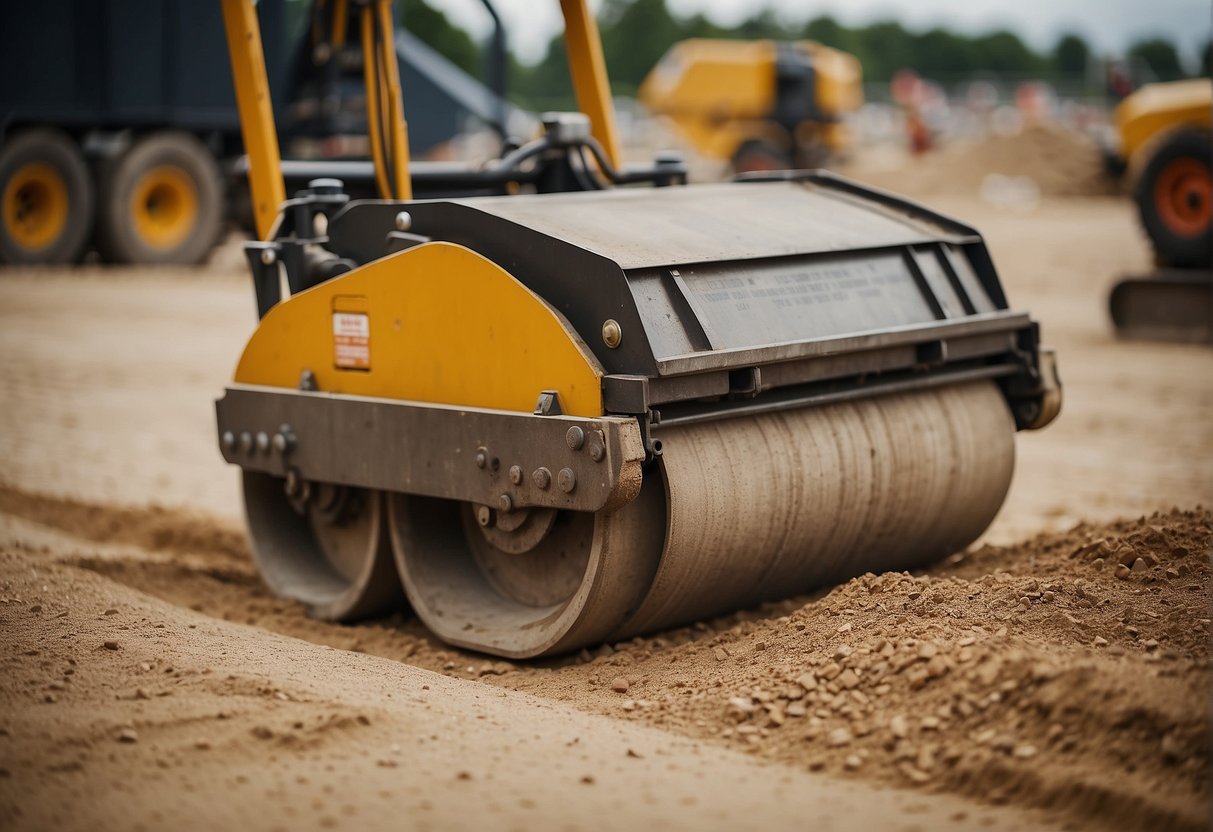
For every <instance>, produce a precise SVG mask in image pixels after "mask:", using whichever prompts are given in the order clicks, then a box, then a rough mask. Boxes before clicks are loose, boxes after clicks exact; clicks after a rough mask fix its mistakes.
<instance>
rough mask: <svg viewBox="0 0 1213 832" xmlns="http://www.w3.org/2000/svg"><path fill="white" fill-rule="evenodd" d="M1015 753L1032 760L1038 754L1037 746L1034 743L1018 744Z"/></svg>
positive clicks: (1022, 758)
mask: <svg viewBox="0 0 1213 832" xmlns="http://www.w3.org/2000/svg"><path fill="white" fill-rule="evenodd" d="M1013 754H1014V755H1015V756H1016V757H1018V758H1019V759H1020V760H1030V759H1032V758H1033V757H1035V756H1036V746H1034V745H1028V744H1026V743H1025V744H1023V745H1017V746H1015V751H1014V752H1013Z"/></svg>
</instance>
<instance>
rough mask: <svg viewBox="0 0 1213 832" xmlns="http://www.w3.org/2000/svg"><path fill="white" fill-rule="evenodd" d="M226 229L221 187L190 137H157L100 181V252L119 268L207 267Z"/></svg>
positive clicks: (214, 168) (210, 160)
mask: <svg viewBox="0 0 1213 832" xmlns="http://www.w3.org/2000/svg"><path fill="white" fill-rule="evenodd" d="M222 224H223V180H222V179H221V176H220V173H219V166H218V165H217V164H216V163H215V159H214V157H212V156H211V154H210V152H209V151H208V150H207V149H206V146H205V145H203V144H202V142H200V141H199V140H198V139H197V138H195V137H194V136H192V135H190V134H189V133H178V132H164V133H153V134H151V135H150V136H146V137H144V138H142V139H140V140H139V141H137V142H135V143H134V144H132V145H131V146H130V147H129V148H127V149H126V151H125V152H123V154H122V155H121V156H119V157H118V158H117V159H116V160H115V161H114V162H113V163H112V164H110V165H108V166H107V168H106V169H105V170H104V172H103V174H102V177H101V211H100V216H99V217H98V222H97V226H98V229H97V231H98V233H97V247H98V248H99V249H101V253H102V254H103V255H105V257H106V259H107V260H110V261H113V262H119V263H177V264H192V263H201V262H202V261H203V260H205V259H206V258H207V255H209V254H210V252H211V249H212V248H213V247H214V246H215V243H216V241H217V240H218V238H219V232H220V230H221V227H222Z"/></svg>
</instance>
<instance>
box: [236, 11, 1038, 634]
mask: <svg viewBox="0 0 1213 832" xmlns="http://www.w3.org/2000/svg"><path fill="white" fill-rule="evenodd" d="M222 3H223V7H224V15H225V22H226V25H227V31H228V37H229V47H230V49H231V51H232V65H233V75H234V76H235V78H236V89H237V100H238V104H239V106H240V111H241V122H242V128H243V130H244V132H245V145H246V147H249V148H250V160H249V163H250V168H249V173H250V185H251V188H252V192H253V196H254V207H255V209H256V216H257V223H258V230H259V234H260V236H261V238H262V239H261V240H260V241H258V242H254V243H250V244H249V245H248V246H247V247H246V251H247V254H248V260H249V265H250V267H251V271H252V276H253V284H254V289H255V292H256V297H257V308H258V312H259V314H260V315H261V323H260V325H259V326H258V328H257V330H256V331H255V332H254V333H253V335H252V337H251V338H250V340H249V342H248V345H247V346H246V348H245V351H244V354H243V356H242V357H241V360H240V363H239V365H238V367H237V369H236V373H235V379H234V382H233V384H232V385H231V386H230V387H229V388H228V389H227V391H226V393H225V395H224V396H223V398H222V399H220V400H219V401H218V402H217V404H216V412H217V429H218V438H219V443H220V447H221V450H222V453H223V455H224V458H225V459H227V460H228V461H229V462H231V463H234V464H236V465H238V466H239V467H240V468H242V469H243V478H244V498H245V506H246V511H247V515H248V526H249V531H250V534H251V537H252V544H253V552H254V556H255V558H256V560H257V563H258V565H259V567H260V569H261V572H262V574H263V576H264V577H265V579H266V582H267V583H268V584H269V586H270V587H271V589H273V590H274V591H275V592H276V593H277V594H280V595H283V596H286V597H291V598H295V599H298V600H300V601H302V602H303V603H304V604H306V605H307V607H308V609H309V610H310V611H311V613H312V614H314V615H317V616H320V617H324V618H328V619H334V620H352V619H357V618H361V617H365V616H372V615H376V614H380V613H384V612H388V611H391V610H393V609H398V608H400V607H402V606H404V604H405V602H406V598H407V601H408V603H410V604H411V606H412V608H413V609H414V610H415V611H416V612H417V614H418V616H419V617H420V618H421V619H422V620H423V621H424V622H425V623H426V625H427V626H429V627H430V628H431V629H432V630H433V631H434V632H435V633H436V634H437V635H438V636H439V637H440V638H442V639H444V640H446V641H448V642H451V643H453V644H458V645H462V646H466V647H471V648H474V649H478V650H483V651H486V652H490V653H496V654H499V655H504V656H512V657H531V656H539V655H546V654H551V653H557V652H561V651H566V650H571V649H574V648H576V647H579V646H581V645H586V644H592V643H595V642H599V641H602V640H610V639H618V638H622V637H626V636H629V635H632V634H636V633H642V632H649V631H653V630H657V629H660V628H663V627H669V626H673V625H676V624H680V623H684V622H687V621H691V620H693V619H695V618H698V617H701V616H706V615H711V614H715V613H719V612H724V611H727V610H730V609H735V608H737V607H742V606H747V605H751V604H754V603H757V602H760V601H762V600H765V599H773V598H779V597H787V596H789V595H793V594H796V593H799V592H803V591H806V590H809V589H811V588H813V587H817V586H822V585H826V584H829V583H831V582H835V581H839V580H843V579H845V578H847V577H849V576H852V575H855V574H859V573H862V572H865V571H869V570H887V569H906V568H910V567H914V566H918V565H921V564H924V563H927V562H929V561H931V560H933V559H935V558H938V557H940V556H943V555H945V554H947V553H949V552H952V551H956V550H957V549H960V548H962V547H964V546H966V545H967V544H969V543H970V542H971V541H973V540H974V539H975V538H976V537H977V536H978V535H980V534H981V533H982V531H983V530H984V529H985V528H986V527H987V525H988V524H989V523H990V521H991V520H992V519H993V517H994V515H995V513H996V512H997V511H998V508H999V506H1000V505H1001V503H1002V501H1003V498H1004V496H1005V494H1006V490H1007V487H1008V485H1009V483H1010V478H1011V472H1012V468H1013V456H1014V443H1013V433H1014V431H1015V430H1016V429H1017V428H1038V427H1042V426H1043V425H1045V424H1047V423H1048V422H1049V421H1051V420H1052V419H1053V418H1054V417H1055V416H1056V415H1057V412H1058V410H1059V408H1060V403H1061V392H1060V384H1059V382H1058V379H1057V374H1056V367H1055V365H1054V360H1053V354H1052V352H1051V351H1048V350H1045V349H1042V348H1041V347H1040V345H1039V337H1038V330H1037V327H1036V324H1035V323H1034V322H1033V321H1032V320H1031V318H1029V317H1028V315H1027V314H1026V313H1023V312H1018V311H1014V310H1012V309H1011V308H1010V307H1009V305H1008V303H1007V300H1006V297H1005V296H1004V294H1003V291H1002V288H1001V285H1000V284H999V281H998V277H997V274H996V273H995V270H994V267H993V264H992V263H991V261H990V257H989V254H988V252H987V250H986V247H985V245H984V243H983V242H982V240H981V237H980V236H979V235H978V234H977V232H976V231H974V230H973V229H971V228H969V227H967V226H965V225H962V224H960V223H957V222H955V221H953V220H950V219H947V218H945V217H942V216H939V215H937V214H934V213H931V212H929V211H927V210H925V209H923V208H921V207H919V206H917V205H914V204H912V203H909V202H906V201H903V200H900V199H898V198H896V197H892V196H890V195H887V194H882V193H879V192H876V191H872V190H869V189H866V188H863V187H861V186H859V185H857V184H855V183H852V182H848V181H846V180H843V179H840V178H837V177H833V176H830V175H827V174H824V173H806V174H799V175H783V174H781V175H772V176H766V177H757V178H754V177H751V178H749V179H747V180H745V181H739V182H734V183H729V184H722V185H709V186H698V187H671V186H675V185H679V184H685V167H684V166H682V165H681V164H680V163H678V162H676V161H673V160H671V159H669V158H659V159H658V160H656V162H655V163H654V165H653V166H652V167H650V168H637V167H635V166H632V167H628V168H624V167H622V166H620V165H619V163H618V159H619V152H618V145H617V141H616V138H615V133H614V125H613V121H612V111H611V107H610V92H609V86H608V85H607V81H606V75H605V64H604V61H603V58H602V53H601V48H600V43H599V40H598V33H597V30H596V28H595V25H594V21H593V16H592V15H591V14H590V13H589V9H588V7H587V4H586V2H585V0H561V9H562V11H563V13H564V17H565V25H566V44H567V45H568V47H569V58H570V69H571V74H572V77H573V82H574V88H575V91H576V93H577V97H578V103H579V106H580V108H581V110H582V111H583V113H585V114H586V115H584V116H581V115H552V116H551V117H546V118H545V134H544V135H543V136H542V137H540V138H538V139H536V140H534V141H532V142H530V143H528V144H526V145H524V146H522V147H520V148H518V149H517V150H515V151H512V152H511V153H510V154H508V155H507V156H506V157H504V158H503V159H501V160H499V161H497V162H495V163H491V164H490V165H488V166H486V167H484V168H481V169H479V170H476V171H469V172H468V174H467V176H468V177H469V181H470V180H475V181H477V182H490V181H491V182H493V183H495V185H496V186H502V187H505V186H506V185H509V186H510V187H512V188H515V189H518V188H524V187H525V188H532V189H534V190H537V191H539V193H535V194H532V195H525V196H511V197H486V198H467V199H451V200H444V201H415V200H410V199H409V198H408V191H409V181H410V180H409V175H408V156H407V145H406V144H405V143H404V142H403V141H402V140H401V137H402V136H403V134H404V133H403V131H404V125H403V120H402V118H401V108H400V106H399V85H398V83H397V82H396V80H395V79H394V78H393V77H392V76H391V72H390V71H389V72H388V73H387V75H386V76H385V77H379V76H378V75H377V70H373V69H371V68H368V72H367V79H366V83H367V95H368V101H377V102H379V104H381V105H382V110H381V112H380V115H381V116H382V117H381V118H379V119H371V132H372V134H373V135H372V136H371V137H370V139H371V143H372V147H373V148H375V149H376V153H375V154H373V155H374V166H375V179H376V182H377V183H378V186H379V188H380V191H381V193H382V195H383V197H384V198H383V200H382V201H370V202H351V201H350V200H349V198H348V196H346V195H345V194H344V193H343V192H342V188H341V184H340V183H338V182H335V181H317V182H315V183H313V184H312V186H310V187H309V188H308V189H306V190H304V191H302V192H300V193H298V194H297V195H296V196H295V197H294V198H292V199H290V200H284V198H283V184H282V177H281V173H280V167H279V163H278V158H277V152H276V151H277V146H276V143H275V141H274V130H273V121H272V113H270V112H269V111H268V107H267V106H266V102H267V101H268V88H267V86H266V81H265V73H264V66H263V61H262V60H261V58H260V55H259V40H258V37H257V32H256V16H255V14H253V12H252V5H251V3H250V2H249V0H222ZM361 20H362V26H363V32H362V34H363V37H364V39H365V40H366V41H367V44H368V46H367V49H368V51H369V50H370V49H371V48H372V47H373V46H374V44H375V43H376V42H378V43H380V44H387V43H390V42H391V40H390V28H391V25H390V24H391V18H390V13H389V0H367V2H366V4H365V5H364V7H363V10H362V13H361ZM389 70H390V67H389ZM639 182H647V183H650V184H653V185H657V186H661V187H656V188H649V189H634V188H613V187H611V186H612V185H622V184H635V183H639ZM569 190H581V191H583V192H576V193H561V191H569ZM550 192H555V193H550ZM276 205H277V206H280V207H279V208H278V209H277V210H275V209H274V207H273V206H276ZM321 218H323V222H321V221H320V220H321ZM321 229H323V230H321Z"/></svg>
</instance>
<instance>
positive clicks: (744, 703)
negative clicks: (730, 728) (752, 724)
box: [724, 696, 754, 722]
mask: <svg viewBox="0 0 1213 832" xmlns="http://www.w3.org/2000/svg"><path fill="white" fill-rule="evenodd" d="M724 712H725V715H726V716H728V717H730V718H732V719H733V720H734V721H735V722H745V721H746V720H747V719H749V718H750V714H752V713H754V703H753V702H751V701H750V700H749V699H747V698H745V697H741V696H735V697H733V698H732V699H730V700H729V701H728V703H727V704H726V705H725V709H724Z"/></svg>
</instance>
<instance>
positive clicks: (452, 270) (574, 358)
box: [235, 242, 603, 416]
mask: <svg viewBox="0 0 1213 832" xmlns="http://www.w3.org/2000/svg"><path fill="white" fill-rule="evenodd" d="M304 370H311V371H312V372H313V373H314V374H315V377H316V382H317V385H318V387H319V389H320V390H321V391H323V392H326V393H343V394H347V395H355V396H374V397H378V398H392V399H407V400H411V401H421V402H431V403H436V404H451V405H462V406H468V407H488V408H496V409H501V410H515V411H525V412H530V411H531V410H532V409H533V408H534V406H535V402H536V399H537V398H538V396H539V394H540V392H542V391H544V390H558V391H559V392H560V404H561V407H562V408H563V410H564V412H565V413H567V414H569V415H574V416H600V415H602V384H601V379H602V373H603V371H602V367H601V365H600V364H599V363H598V361H597V359H596V358H595V357H594V356H593V354H592V353H591V352H590V351H589V349H588V348H587V347H586V346H585V344H584V343H582V342H581V340H580V339H579V338H578V337H577V335H576V333H575V332H573V330H572V328H571V327H570V326H569V325H568V323H567V322H566V321H565V320H564V319H563V317H561V316H560V314H559V313H557V312H556V311H555V310H554V309H552V307H550V306H549V305H548V304H547V303H545V302H544V301H543V300H542V299H541V298H540V297H539V296H538V295H536V294H535V293H534V292H532V291H530V290H529V289H527V288H526V287H525V286H523V285H522V284H521V283H519V282H518V281H517V280H516V279H514V277H513V276H511V275H510V274H509V273H508V272H506V271H505V270H504V269H502V268H501V267H500V266H498V265H496V264H495V263H493V262H491V261H490V260H487V259H485V258H484V257H481V256H480V255H479V254H476V253H475V252H473V251H471V250H469V249H467V248H464V247H463V246H458V245H454V244H451V243H441V242H436V243H426V244H424V245H420V246H417V247H415V248H411V249H407V250H405V251H402V252H400V253H398V254H393V255H390V256H388V257H385V258H383V259H381V260H376V261H374V262H373V263H369V264H367V265H365V266H363V267H361V268H358V269H355V270H354V271H352V272H349V273H348V274H345V275H342V276H341V277H338V278H335V279H333V280H329V281H327V282H325V283H322V284H320V285H319V286H315V287H313V288H311V289H309V290H307V291H306V292H301V293H299V294H298V295H295V296H294V297H292V298H290V299H289V300H286V301H284V302H282V303H279V304H278V305H277V306H275V307H274V308H272V309H271V310H270V311H269V313H268V314H267V315H266V316H265V318H263V319H262V321H261V324H260V326H258V328H257V331H256V332H254V333H253V336H252V338H251V339H249V342H248V345H247V346H246V347H245V350H244V355H243V356H242V357H241V359H240V363H239V365H238V366H237V368H236V374H235V381H236V382H238V383H241V384H257V385H266V386H272V387H292V388H293V387H296V386H297V385H298V384H299V379H300V375H301V373H302V372H303V371H304Z"/></svg>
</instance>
